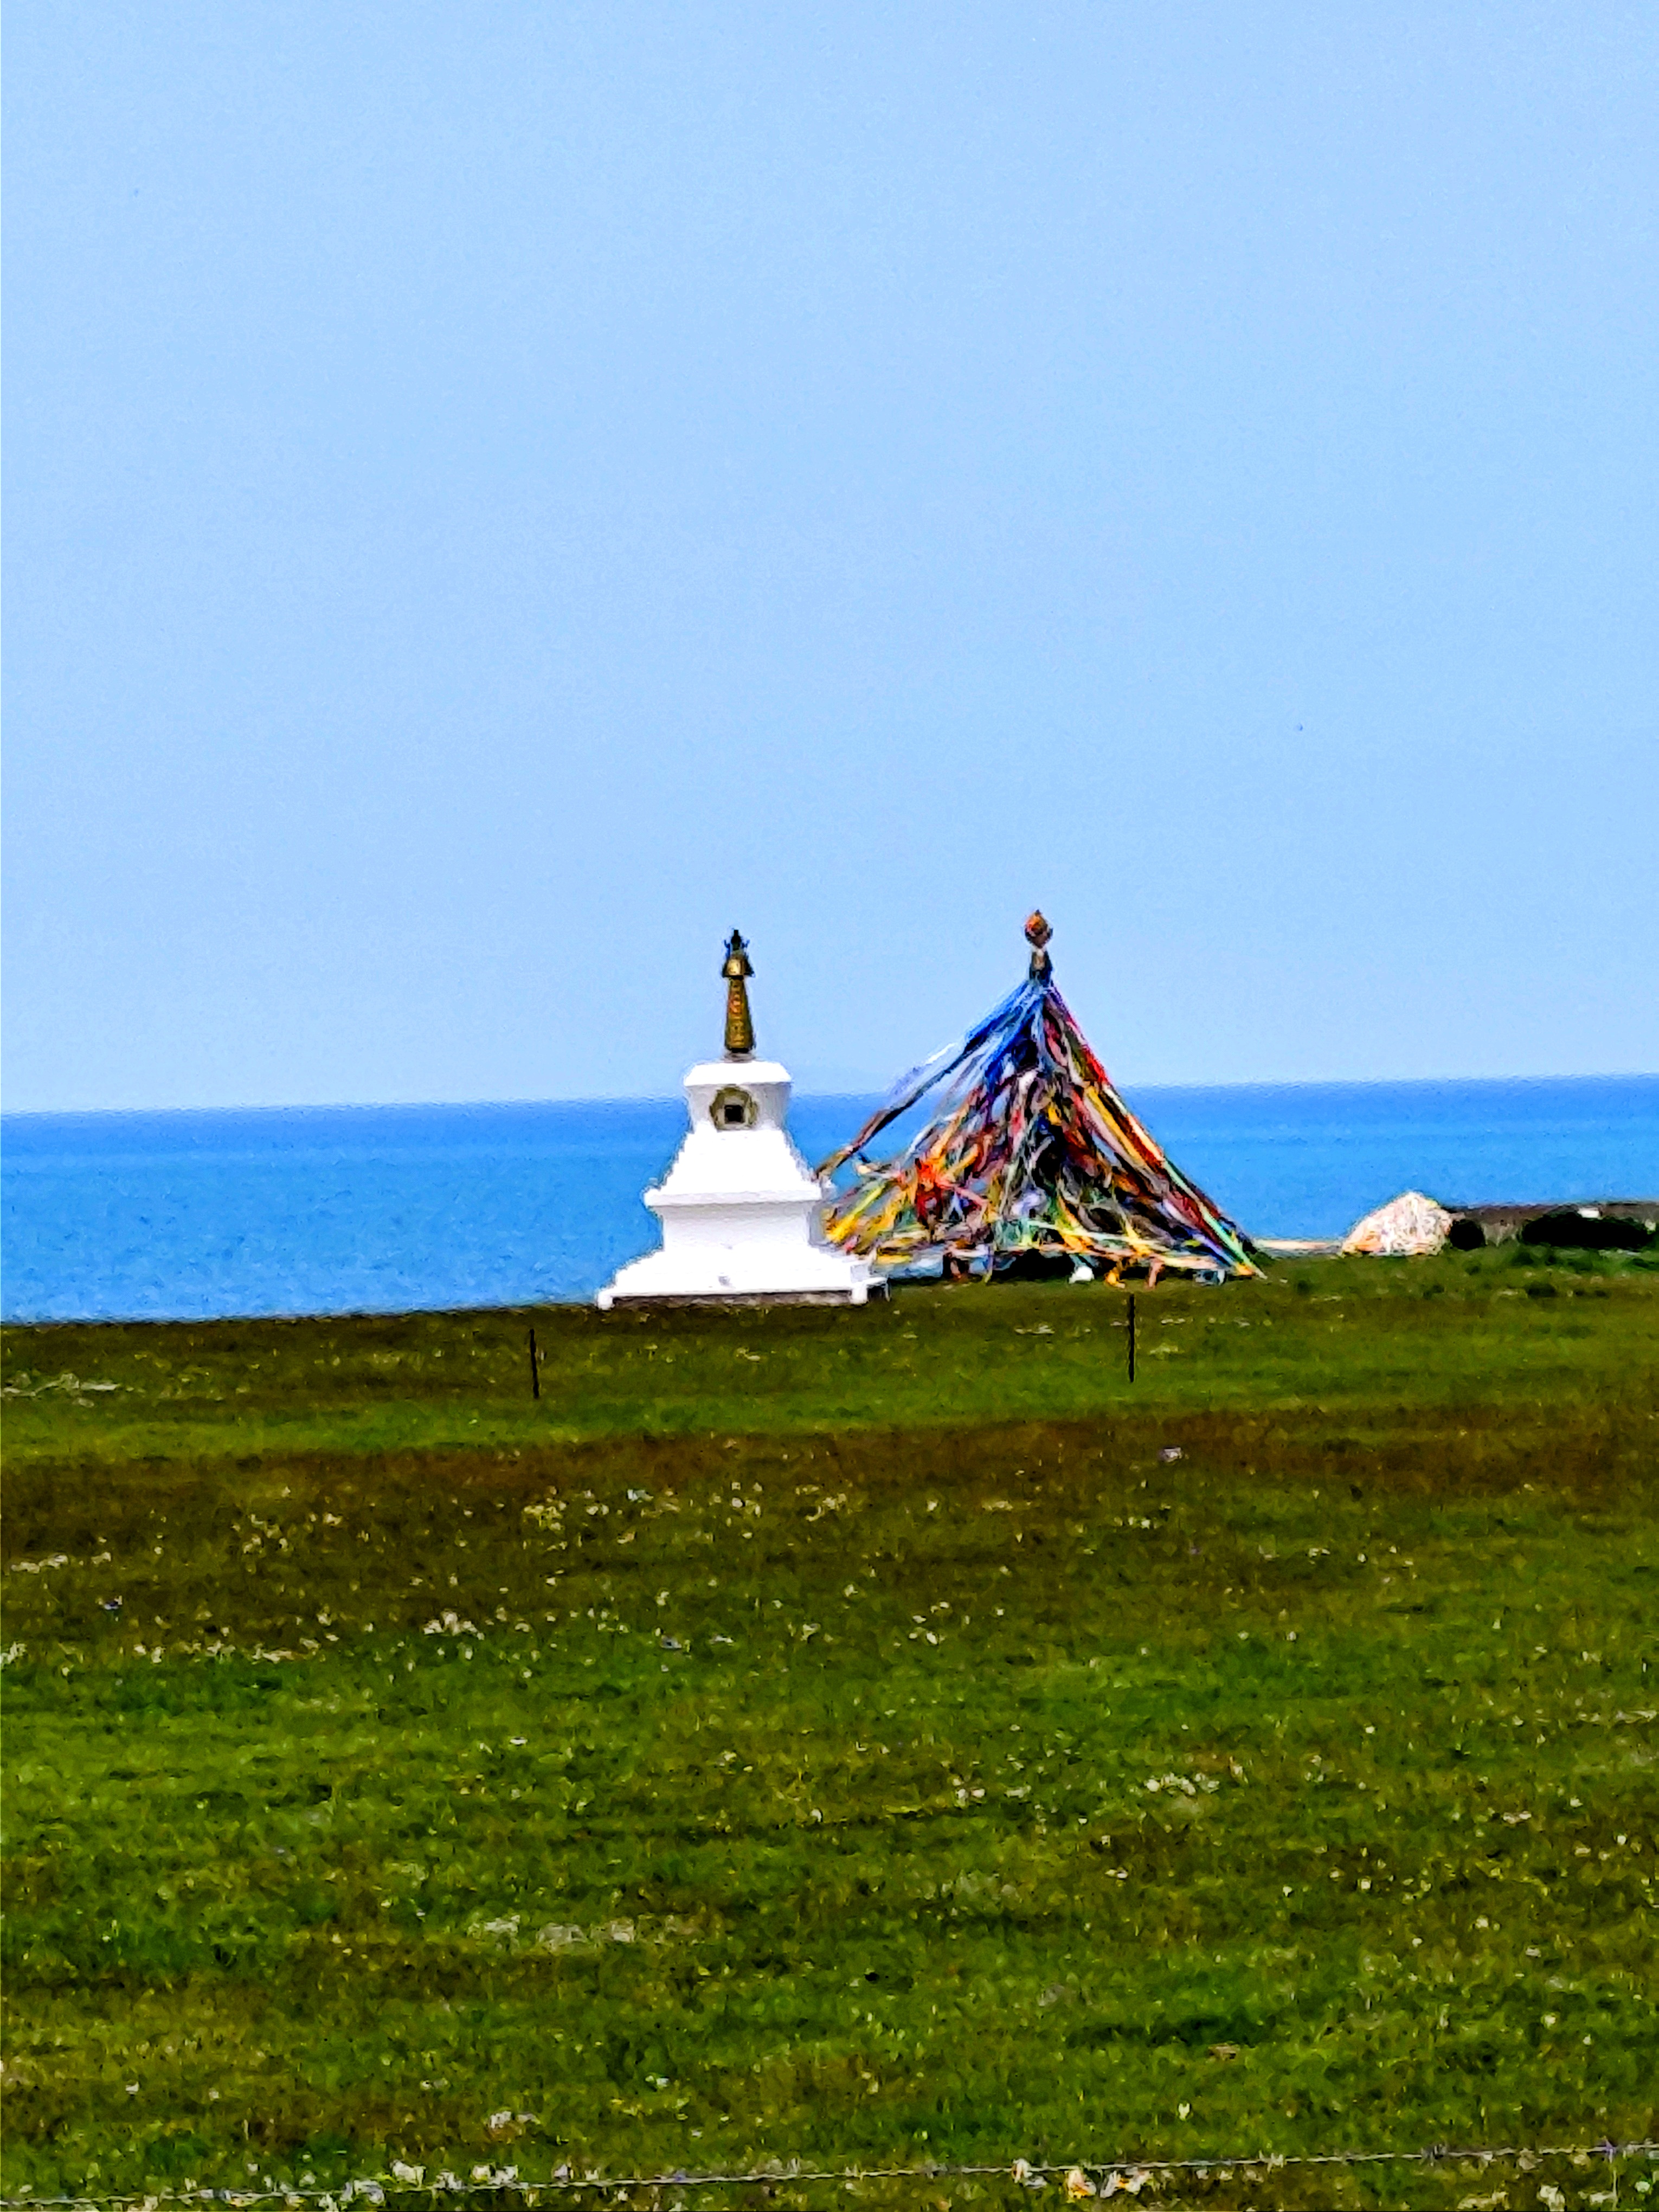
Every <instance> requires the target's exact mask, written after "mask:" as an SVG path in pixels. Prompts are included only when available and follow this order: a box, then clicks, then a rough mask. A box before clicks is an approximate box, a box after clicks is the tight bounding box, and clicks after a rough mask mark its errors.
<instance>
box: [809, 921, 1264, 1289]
mask: <svg viewBox="0 0 1659 2212" xmlns="http://www.w3.org/2000/svg"><path fill="white" fill-rule="evenodd" d="M1025 934H1026V937H1027V939H1029V940H1030V945H1031V947H1032V953H1031V964H1030V974H1029V975H1028V976H1027V979H1026V981H1024V983H1022V984H1021V985H1020V987H1019V988H1018V990H1017V991H1015V992H1014V993H1012V995H1011V996H1010V997H1008V998H1006V999H1005V1000H1003V1002H1002V1004H1001V1005H1000V1006H998V1007H997V1008H996V1010H995V1012H993V1013H991V1014H989V1015H987V1018H985V1020H984V1021H982V1022H981V1023H980V1024H979V1025H978V1027H977V1028H976V1029H975V1030H971V1031H970V1032H969V1035H968V1036H966V1037H965V1038H964V1039H963V1041H962V1042H961V1043H960V1044H958V1045H956V1046H951V1047H947V1048H946V1049H945V1051H944V1052H942V1053H939V1054H935V1055H934V1057H933V1059H932V1060H927V1061H925V1062H924V1063H923V1065H922V1066H921V1067H918V1068H915V1069H913V1070H912V1071H911V1073H909V1074H908V1075H907V1076H906V1077H904V1078H903V1079H902V1081H901V1082H900V1083H899V1084H898V1085H896V1087H895V1089H894V1090H893V1091H890V1093H889V1095H888V1097H886V1099H885V1100H884V1102H883V1103H882V1104H881V1106H880V1107H879V1108H878V1109H877V1111H876V1112H875V1113H874V1114H872V1115H871V1117H870V1119H869V1120H868V1121H866V1123H865V1125H864V1127H862V1128H861V1129H860V1131H859V1133H858V1134H857V1136H856V1137H854V1139H853V1140H852V1142H851V1143H850V1144H848V1145H844V1146H842V1148H841V1150H840V1151H839V1152H835V1153H833V1154H832V1155H831V1156H830V1158H829V1159H827V1160H825V1161H824V1162H823V1164H822V1166H821V1167H820V1168H819V1170H818V1173H819V1175H820V1176H833V1175H835V1174H836V1173H837V1171H838V1170H842V1169H843V1168H845V1167H847V1166H848V1163H851V1167H852V1176H851V1180H850V1182H848V1185H847V1186H846V1187H845V1188H839V1189H837V1191H836V1195H835V1196H834V1198H833V1199H832V1200H831V1201H830V1202H829V1205H828V1206H826V1208H825V1213H824V1227H825V1230H826V1232H827V1233H828V1235H829V1237H830V1238H831V1239H832V1240H833V1241H834V1242H835V1243H838V1244H840V1245H842V1247H844V1248H845V1249H847V1250H848V1251H849V1252H854V1253H856V1254H858V1255H860V1257H862V1258H864V1259H867V1260H870V1261H873V1262H875V1263H876V1264H877V1265H878V1266H880V1267H886V1268H890V1269H907V1268H914V1269H916V1270H918V1271H919V1272H920V1271H921V1270H922V1269H923V1268H927V1267H931V1265H932V1264H933V1262H934V1261H941V1262H942V1263H943V1265H944V1267H945V1271H946V1273H951V1274H957V1275H961V1274H975V1275H980V1276H987V1275H990V1274H992V1273H1000V1272H1004V1271H1006V1270H1007V1269H1009V1268H1012V1267H1019V1266H1020V1265H1021V1263H1022V1262H1024V1264H1025V1265H1026V1266H1030V1264H1031V1262H1032V1261H1038V1262H1042V1261H1047V1262H1052V1263H1061V1264H1063V1263H1064V1262H1066V1261H1070V1262H1071V1264H1072V1267H1073V1273H1079V1271H1080V1273H1079V1279H1081V1275H1084V1274H1087V1275H1092V1274H1094V1273H1096V1271H1097V1270H1098V1271H1101V1272H1103V1273H1104V1276H1105V1279H1107V1280H1108V1281H1109V1282H1117V1281H1120V1280H1121V1279H1122V1278H1123V1276H1124V1275H1125V1273H1134V1274H1137V1275H1144V1276H1145V1277H1146V1280H1147V1281H1148V1282H1149V1283H1153V1282H1156V1281H1157V1279H1158V1276H1159V1275H1160V1274H1161V1273H1165V1272H1171V1273H1182V1274H1185V1275H1188V1276H1196V1277H1200V1278H1204V1279H1210V1280H1213V1281H1221V1280H1223V1279H1225V1278H1226V1277H1227V1276H1229V1275H1253V1274H1255V1273H1258V1272H1259V1270H1258V1269H1257V1267H1255V1263H1254V1261H1253V1259H1252V1257H1251V1253H1250V1248H1249V1242H1248V1240H1247V1239H1246V1237H1244V1236H1243V1232H1242V1231H1240V1230H1239V1229H1238V1228H1237V1225H1235V1224H1234V1223H1233V1222H1231V1221H1230V1220H1229V1219H1228V1218H1227V1217H1226V1216H1225V1214H1224V1213H1222V1212H1219V1211H1218V1208H1217V1207H1216V1206H1214V1205H1213V1204H1212V1202H1211V1200H1209V1199H1208V1198H1206V1196H1205V1194H1204V1193H1203V1192H1202V1191H1201V1190H1200V1189H1199V1188H1198V1187H1197V1185H1196V1184H1194V1183H1191V1182H1188V1180H1187V1178H1186V1176H1183V1175H1182V1172H1181V1170H1179V1168H1177V1167H1176V1165H1175V1164H1174V1163H1173V1162H1172V1161H1170V1160H1169V1159H1167V1158H1165V1157H1164V1152H1163V1151H1162V1150H1161V1149H1160V1147H1159V1146H1158V1143H1157V1141H1156V1139H1154V1138H1153V1137H1152V1135H1151V1133H1149V1132H1148V1131H1147V1130H1146V1128H1144V1127H1142V1125H1141V1124H1140V1122H1139V1121H1137V1120H1136V1119H1135V1117H1134V1115H1133V1114H1132V1113H1131V1112H1130V1111H1129V1109H1128V1108H1127V1106H1126V1105H1125V1104H1124V1103H1123V1101H1122V1099H1121V1097H1119V1096H1118V1094H1117V1092H1116V1091H1115V1090H1114V1089H1113V1088H1112V1084H1111V1079H1110V1078H1109V1076H1108V1074H1107V1073H1106V1071H1105V1069H1104V1068H1103V1066H1101V1064H1100V1062H1099V1061H1098V1060H1097V1059H1096V1058H1095V1055H1094V1054H1093V1053H1092V1051H1091V1049H1090V1048H1089V1042H1088V1040H1087V1039H1086V1038H1085V1036H1084V1034H1083V1032H1082V1030H1080V1029H1079V1027H1078V1024H1077V1021H1076V1019H1075V1018H1074V1017H1073V1013H1072V1012H1071V1009H1070V1008H1069V1007H1068V1006H1066V1001H1065V1000H1064V999H1062V998H1061V997H1060V992H1059V990H1058V989H1057V988H1056V987H1055V984H1054V975H1053V971H1052V967H1051V964H1050V962H1049V958H1048V952H1047V951H1046V949H1045V948H1046V946H1047V945H1048V939H1049V938H1050V936H1051V935H1052V934H1053V933H1052V931H1051V930H1050V929H1049V927H1048V923H1047V922H1046V921H1044V920H1043V918H1042V915H1040V914H1034V915H1032V916H1031V918H1030V921H1028V922H1027V923H1026V925H1025ZM935 1088H939V1089H940V1094H941V1095H940V1099H939V1110H938V1112H937V1113H936V1114H935V1115H934V1118H933V1120H932V1121H929V1122H928V1124H927V1127H925V1128H924V1129H923V1130H922V1131H921V1133H920V1134H919V1135H918V1136H916V1137H915V1139H913V1140H912V1141H911V1142H910V1143H909V1144H908V1145H907V1146H905V1147H904V1149H903V1150H902V1151H901V1152H897V1153H896V1154H895V1155H894V1156H893V1157H892V1158H889V1159H886V1160H879V1161H872V1160H870V1159H868V1158H866V1151H867V1148H868V1147H869V1146H870V1145H871V1143H872V1140H873V1139H875V1138H876V1137H877V1136H878V1135H879V1134H880V1133H881V1132H882V1131H883V1130H884V1129H885V1128H887V1127H890V1125H891V1124H892V1123H893V1122H894V1121H897V1120H898V1119H899V1117H900V1116H901V1115H903V1114H906V1113H908V1111H909V1110H910V1109H911V1108H913V1107H914V1106H915V1105H917V1104H918V1103H920V1101H921V1099H922V1098H923V1097H926V1096H927V1093H928V1092H929V1091H933V1090H934V1089H935Z"/></svg>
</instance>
